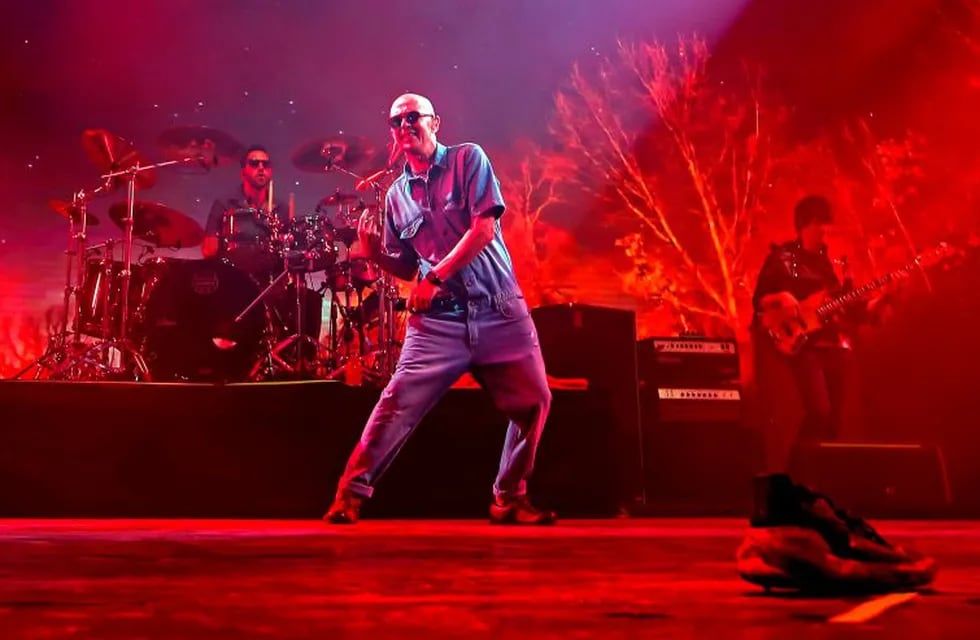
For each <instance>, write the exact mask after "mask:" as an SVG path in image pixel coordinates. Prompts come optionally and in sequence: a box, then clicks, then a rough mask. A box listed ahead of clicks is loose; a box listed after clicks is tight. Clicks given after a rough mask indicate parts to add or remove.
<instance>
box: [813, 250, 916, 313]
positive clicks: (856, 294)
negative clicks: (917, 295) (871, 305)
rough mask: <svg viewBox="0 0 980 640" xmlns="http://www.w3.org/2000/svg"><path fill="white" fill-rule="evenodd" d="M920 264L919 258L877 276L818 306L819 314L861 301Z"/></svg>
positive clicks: (833, 311)
mask: <svg viewBox="0 0 980 640" xmlns="http://www.w3.org/2000/svg"><path fill="white" fill-rule="evenodd" d="M917 264H918V260H916V261H913V262H910V263H908V264H907V265H905V266H904V267H902V268H901V269H896V270H895V271H892V272H891V273H886V274H885V275H883V276H881V277H880V278H876V279H874V280H872V281H870V282H867V283H865V284H863V285H861V286H860V287H857V288H856V289H851V290H850V291H848V292H847V293H843V294H841V295H839V296H836V297H834V298H831V299H829V300H827V301H826V302H824V303H823V304H821V305H820V306H819V307H817V314H818V315H820V316H826V315H827V314H830V313H835V312H838V311H841V310H842V309H846V308H847V307H848V306H850V305H852V304H854V303H856V302H860V301H861V300H864V299H865V298H867V297H868V295H869V294H871V293H873V292H875V291H877V290H878V289H880V288H882V287H883V286H885V285H886V284H888V283H889V282H891V281H892V280H894V279H895V276H897V275H899V274H900V273H906V272H908V271H911V270H912V269H913V268H914V267H915V266H916V265H917Z"/></svg>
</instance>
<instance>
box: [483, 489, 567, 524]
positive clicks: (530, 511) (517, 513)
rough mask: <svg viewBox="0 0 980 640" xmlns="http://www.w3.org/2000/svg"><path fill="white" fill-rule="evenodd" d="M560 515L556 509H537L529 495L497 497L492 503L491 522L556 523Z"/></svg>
mask: <svg viewBox="0 0 980 640" xmlns="http://www.w3.org/2000/svg"><path fill="white" fill-rule="evenodd" d="M557 519H558V515H557V514H556V513H555V512H554V511H541V510H540V509H537V508H536V507H535V506H534V505H533V504H531V500H530V499H529V498H528V497H527V496H517V497H516V498H511V499H509V500H501V499H500V498H495V499H494V501H493V502H491V503H490V524H530V525H548V524H555V521H556V520H557Z"/></svg>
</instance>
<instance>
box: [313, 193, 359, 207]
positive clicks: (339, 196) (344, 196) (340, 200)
mask: <svg viewBox="0 0 980 640" xmlns="http://www.w3.org/2000/svg"><path fill="white" fill-rule="evenodd" d="M359 199H360V196H358V195H357V194H356V193H341V191H340V189H338V190H337V191H334V192H333V193H331V194H330V195H329V196H327V197H326V198H323V199H322V200H320V202H318V203H317V204H318V205H319V206H324V207H332V206H337V205H341V204H353V203H355V202H357V201H358V200H359Z"/></svg>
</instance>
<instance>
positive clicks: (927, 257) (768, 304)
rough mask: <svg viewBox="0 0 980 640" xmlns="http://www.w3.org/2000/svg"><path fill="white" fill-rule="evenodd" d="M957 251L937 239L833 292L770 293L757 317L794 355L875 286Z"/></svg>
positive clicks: (776, 343) (779, 346)
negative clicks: (888, 268)
mask: <svg viewBox="0 0 980 640" xmlns="http://www.w3.org/2000/svg"><path fill="white" fill-rule="evenodd" d="M959 253H960V251H959V250H958V249H954V248H952V247H950V246H949V245H947V244H946V243H944V242H943V243H940V244H938V245H937V246H936V247H935V248H934V249H931V250H929V251H926V252H923V253H921V254H919V255H918V256H916V258H915V260H913V261H912V262H910V263H908V264H907V265H905V266H904V267H902V268H901V269H896V270H895V271H892V272H891V273H886V274H885V275H883V276H881V277H880V278H877V279H875V280H872V281H871V282H868V283H867V284H865V285H862V286H860V287H858V288H856V289H851V290H849V291H847V292H845V293H842V294H840V295H837V296H831V295H830V294H828V293H827V292H826V291H818V292H816V293H814V294H812V295H809V296H807V297H806V298H804V299H803V300H797V299H796V298H795V297H793V295H792V294H791V293H789V292H788V291H781V292H779V293H771V294H769V295H767V296H763V298H762V299H761V300H760V301H759V303H760V307H761V310H760V311H759V320H760V321H761V324H762V326H763V328H765V329H766V331H767V332H768V334H769V338H770V339H771V340H772V342H773V345H774V346H775V347H776V349H777V350H778V351H779V352H781V353H783V354H786V355H796V354H797V353H799V352H800V350H801V349H802V348H803V346H804V345H805V344H806V343H807V340H809V339H810V336H811V335H812V334H813V333H815V332H817V331H819V330H820V329H823V328H824V327H826V326H828V325H829V324H831V323H833V322H834V319H835V318H836V317H837V316H839V315H840V314H842V313H843V312H845V311H847V310H848V309H849V308H850V307H851V306H853V305H855V304H857V303H860V302H865V301H867V299H868V298H869V297H870V296H871V294H873V293H874V292H875V291H877V290H878V289H881V288H882V287H884V286H885V285H887V284H889V283H891V282H894V281H896V280H899V279H901V278H904V277H906V276H907V275H908V274H909V273H911V272H912V271H913V270H916V269H925V268H927V267H933V266H936V265H938V264H940V263H942V262H945V261H947V260H948V259H950V258H951V257H952V256H954V255H958V254H959Z"/></svg>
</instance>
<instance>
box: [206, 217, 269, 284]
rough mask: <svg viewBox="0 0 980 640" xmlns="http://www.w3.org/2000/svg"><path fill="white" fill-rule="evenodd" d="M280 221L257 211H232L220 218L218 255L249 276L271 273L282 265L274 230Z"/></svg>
mask: <svg viewBox="0 0 980 640" xmlns="http://www.w3.org/2000/svg"><path fill="white" fill-rule="evenodd" d="M277 224H278V221H277V220H276V219H275V218H273V216H270V215H268V214H266V213H263V212H262V211H260V210H258V209H229V210H228V211H225V212H224V213H223V214H222V216H221V232H220V233H219V234H218V255H219V256H220V257H222V258H224V259H225V260H227V261H228V262H230V263H231V264H232V265H234V266H235V267H238V268H239V269H242V270H244V271H246V272H247V273H253V274H254V273H270V272H272V271H274V270H275V269H276V267H277V266H278V265H279V262H280V258H279V256H278V255H277V252H276V246H275V242H274V235H275V234H274V230H275V228H276V226H277Z"/></svg>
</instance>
